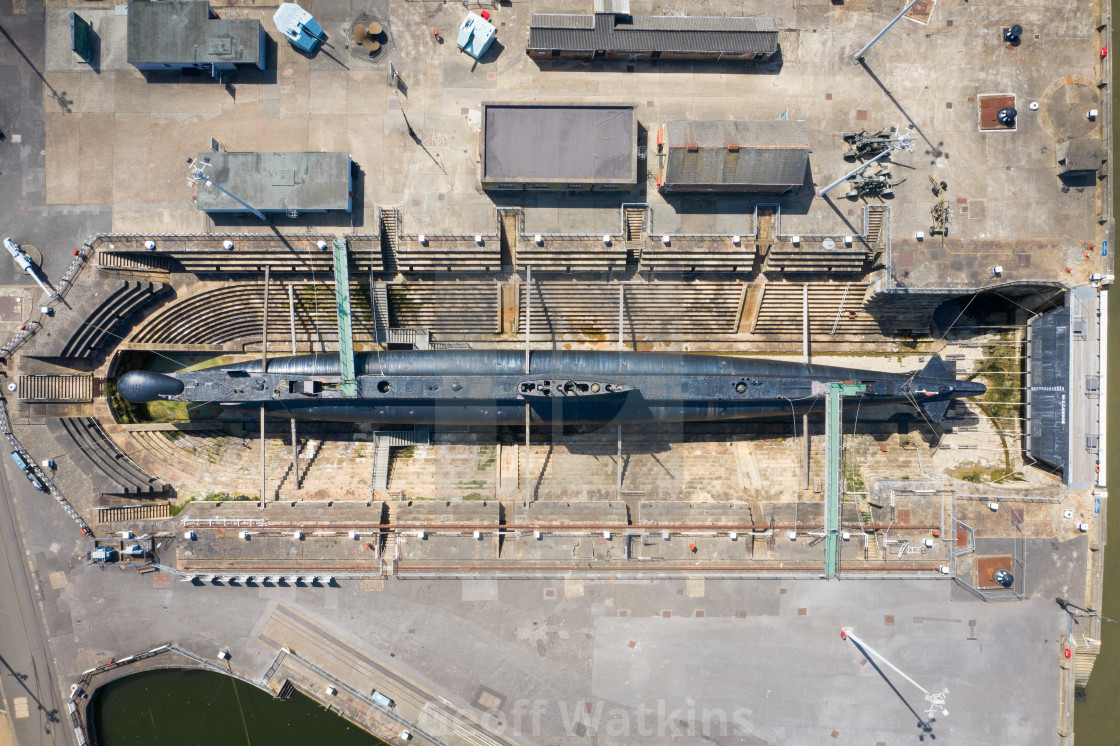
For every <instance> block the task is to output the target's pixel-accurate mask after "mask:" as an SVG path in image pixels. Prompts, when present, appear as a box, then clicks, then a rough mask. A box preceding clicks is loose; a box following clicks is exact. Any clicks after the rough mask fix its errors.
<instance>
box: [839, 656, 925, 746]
mask: <svg viewBox="0 0 1120 746" xmlns="http://www.w3.org/2000/svg"><path fill="white" fill-rule="evenodd" d="M849 639H850V638H849ZM851 642H852V644H853V645H855V646H856V649H857V650H859V652H860V654H862V655H863V657H864V659H865V660H866V661H867V663H868V664H869V665H870V666H871V667H872V668H873V669H875V672H876V673H877V674H879V675H880V676H881V677H883V681H885V682H886V684H887V686H889V687H890V688H891V691H892V692H894V693H895V695H897V696H898V698H899V699H900V700H901V701H902V704H904V705H906V709H908V710H910V714H912V715H913V716H914V719H915V720H917V721H918V723H917V725H916V726H915V727H916V728H917V729H918V731H919V733H920V735H919V736H918V740H919V741H924V740H925V738H926V736H928V737H929V738H930V740H934V739H936V738H937V736H935V735H934V734H933V724H934V723H935V722H937V719H936V718H932V717H931V718H929V719H928V720H926V719H924V718H923V717H922V716H921V715H919V714H918V711H917V710H915V709H914V708H913V706H912V705H911V704H910V702H909V701H907V699H906V697H904V696H903V695H902V692H900V691H899V690H898V687H896V686H895V685H894V683H893V682H892V681H891V680H890V679H889V678H887V674H886V673H884V672H883V669H882V668H880V667H879V664H878V663H876V662H875V658H874V657H873V656H871V655H870V654H869V653H868V652H867V650H866V649H865V648H864V647H863V646H862V645H860V644H859V643H858V642H856V641H855V640H852V641H851Z"/></svg>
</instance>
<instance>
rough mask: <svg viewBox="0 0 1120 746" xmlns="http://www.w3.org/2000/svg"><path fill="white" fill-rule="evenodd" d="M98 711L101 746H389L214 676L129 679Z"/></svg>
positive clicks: (105, 691) (298, 700) (325, 715)
mask: <svg viewBox="0 0 1120 746" xmlns="http://www.w3.org/2000/svg"><path fill="white" fill-rule="evenodd" d="M93 707H94V722H95V725H96V727H95V735H96V738H97V740H96V743H97V744H98V746H149V745H150V744H160V746H203V745H205V746H250V744H262V743H267V744H316V743H324V744H331V746H384V742H383V741H380V740H378V739H376V738H374V737H373V736H371V735H369V734H368V733H366V732H365V731H363V730H362V729H361V728H359V727H358V726H356V725H354V724H352V723H350V722H349V721H347V720H344V719H343V718H341V717H339V716H338V715H336V714H335V713H333V712H330V711H328V710H326V709H325V708H324V707H323V706H322V705H320V704H318V703H317V702H314V701H312V700H311V699H309V698H308V697H305V696H303V695H302V694H299V693H298V692H297V693H296V694H294V695H292V697H291V698H290V699H286V700H278V699H274V698H273V697H272V695H270V694H268V693H267V692H265V691H262V690H261V689H258V688H256V687H254V686H250V685H248V684H245V683H242V682H240V681H238V680H237V679H234V678H232V677H230V676H223V675H222V674H220V673H213V672H210V671H191V670H183V669H166V670H160V671H148V672H145V673H140V674H136V675H134V676H127V677H125V678H123V679H118V680H117V681H114V682H112V683H110V684H108V685H106V686H105V687H103V688H102V689H100V690H99V691H98V693H97V695H96V699H95V700H94V703H93Z"/></svg>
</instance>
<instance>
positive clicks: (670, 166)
mask: <svg viewBox="0 0 1120 746" xmlns="http://www.w3.org/2000/svg"><path fill="white" fill-rule="evenodd" d="M665 145H666V150H667V151H668V155H667V158H668V160H667V162H666V167H665V183H666V184H677V185H684V184H697V185H699V184H722V185H734V184H741V185H744V186H780V187H788V186H800V185H801V184H803V183H805V170H806V167H807V166H808V164H809V135H808V130H807V128H806V126H805V122H803V121H798V120H792V121H785V120H777V119H775V120H768V121H726V120H700V121H685V120H672V121H668V122H666V123H665ZM729 146H730V147H729ZM735 146H738V147H737V148H736V147H735Z"/></svg>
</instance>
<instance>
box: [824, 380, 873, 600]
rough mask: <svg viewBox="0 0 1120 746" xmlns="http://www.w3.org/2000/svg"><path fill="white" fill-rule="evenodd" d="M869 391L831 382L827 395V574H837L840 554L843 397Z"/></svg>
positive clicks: (825, 477)
mask: <svg viewBox="0 0 1120 746" xmlns="http://www.w3.org/2000/svg"><path fill="white" fill-rule="evenodd" d="M866 392H867V386H865V385H863V384H859V383H844V382H842V381H830V382H829V384H828V391H827V392H826V394H825V410H824V412H825V470H824V532H825V550H824V574H825V577H826V578H829V579H832V578H835V577H836V560H837V558H838V557H839V554H840V551H839V550H840V545H839V539H840V453H841V451H842V448H843V440H842V438H843V429H842V425H843V418H842V416H841V415H842V413H843V411H844V410H843V408H842V407H841V405H840V399H841V398H842V397H845V396H858V395H860V394H863V393H866Z"/></svg>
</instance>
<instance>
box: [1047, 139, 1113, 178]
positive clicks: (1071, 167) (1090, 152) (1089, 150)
mask: <svg viewBox="0 0 1120 746" xmlns="http://www.w3.org/2000/svg"><path fill="white" fill-rule="evenodd" d="M1102 162H1103V158H1102V156H1101V141H1100V139H1099V138H1092V139H1089V138H1077V139H1073V140H1066V141H1065V142H1064V143H1062V144H1061V145H1059V146H1058V163H1059V164H1060V167H1059V169H1058V172H1059V173H1068V172H1070V171H1096V170H1097V169H1098V168H1100V167H1101V163H1102Z"/></svg>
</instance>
